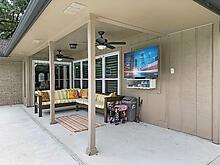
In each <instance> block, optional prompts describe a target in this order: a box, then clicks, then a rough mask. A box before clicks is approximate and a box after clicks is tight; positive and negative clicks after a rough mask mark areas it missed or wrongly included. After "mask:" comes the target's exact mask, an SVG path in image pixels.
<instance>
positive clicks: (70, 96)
mask: <svg viewBox="0 0 220 165" xmlns="http://www.w3.org/2000/svg"><path fill="white" fill-rule="evenodd" d="M67 98H68V99H78V98H79V95H78V91H77V90H75V89H70V90H68V91H67Z"/></svg>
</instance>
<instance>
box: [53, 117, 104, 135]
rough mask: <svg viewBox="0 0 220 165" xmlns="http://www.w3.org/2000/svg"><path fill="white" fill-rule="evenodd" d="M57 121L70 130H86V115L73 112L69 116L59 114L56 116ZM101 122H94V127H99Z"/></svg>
mask: <svg viewBox="0 0 220 165" xmlns="http://www.w3.org/2000/svg"><path fill="white" fill-rule="evenodd" d="M56 120H57V122H58V123H59V124H61V125H62V126H63V127H65V128H66V129H68V130H69V131H71V132H75V133H76V132H81V131H85V130H88V119H87V117H84V116H81V115H78V114H73V115H69V116H61V117H58V118H56ZM101 126H103V124H99V123H96V128H97V127H101Z"/></svg>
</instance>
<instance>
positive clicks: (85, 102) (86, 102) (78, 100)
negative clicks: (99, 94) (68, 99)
mask: <svg viewBox="0 0 220 165" xmlns="http://www.w3.org/2000/svg"><path fill="white" fill-rule="evenodd" d="M76 102H77V103H79V104H85V105H88V99H83V98H79V99H76Z"/></svg>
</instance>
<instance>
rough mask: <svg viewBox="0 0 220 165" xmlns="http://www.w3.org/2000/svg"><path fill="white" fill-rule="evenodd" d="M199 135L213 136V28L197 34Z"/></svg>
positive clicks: (201, 29)
mask: <svg viewBox="0 0 220 165" xmlns="http://www.w3.org/2000/svg"><path fill="white" fill-rule="evenodd" d="M197 47H198V53H197V135H198V136H201V137H206V138H208V139H210V138H211V136H212V111H211V109H212V29H211V28H210V27H203V28H199V29H198V36H197Z"/></svg>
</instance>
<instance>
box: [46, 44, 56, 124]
mask: <svg viewBox="0 0 220 165" xmlns="http://www.w3.org/2000/svg"><path fill="white" fill-rule="evenodd" d="M48 45H49V66H50V124H55V123H56V120H55V98H54V95H55V65H54V56H55V49H54V42H52V41H49V42H48Z"/></svg>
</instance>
